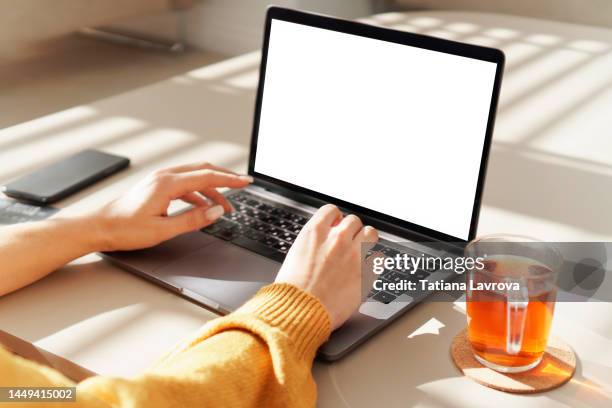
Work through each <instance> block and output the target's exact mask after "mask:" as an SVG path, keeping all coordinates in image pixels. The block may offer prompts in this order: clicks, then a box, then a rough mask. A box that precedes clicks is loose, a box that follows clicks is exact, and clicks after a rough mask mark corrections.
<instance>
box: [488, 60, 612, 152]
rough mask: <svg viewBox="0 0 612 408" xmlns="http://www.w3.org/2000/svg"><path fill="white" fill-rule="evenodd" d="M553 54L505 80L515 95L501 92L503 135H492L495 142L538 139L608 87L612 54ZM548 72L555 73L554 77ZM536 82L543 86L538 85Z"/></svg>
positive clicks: (500, 118) (500, 115) (500, 121)
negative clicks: (544, 60)
mask: <svg viewBox="0 0 612 408" xmlns="http://www.w3.org/2000/svg"><path fill="white" fill-rule="evenodd" d="M555 54H556V55H554V57H553V56H552V55H550V58H548V59H547V61H546V62H547V64H543V63H542V65H540V66H539V67H537V69H535V70H534V67H530V69H529V70H525V71H524V72H523V73H522V74H521V75H520V76H518V77H517V76H515V75H510V76H509V77H508V78H507V80H506V83H509V84H510V87H509V88H510V89H515V91H513V92H512V93H511V94H508V92H505V93H504V91H502V101H501V108H500V114H499V123H500V125H501V126H500V127H501V128H503V129H504V133H499V132H498V133H497V134H496V138H498V140H503V141H514V142H526V141H527V140H531V139H537V138H539V137H542V136H543V135H544V134H545V132H546V131H548V130H550V129H552V128H554V127H558V126H559V125H560V124H561V123H563V122H564V121H565V120H567V119H568V118H570V117H571V116H572V115H575V114H576V113H577V112H579V111H580V110H582V109H584V108H585V106H588V104H589V103H590V102H591V101H592V100H593V98H594V97H595V96H597V95H598V94H601V93H602V92H605V91H606V88H607V87H609V86H610V82H612V81H611V78H610V76H609V75H610V69H612V53H609V54H604V55H600V56H597V57H591V58H589V57H587V54H584V53H581V52H578V51H572V50H563V51H558V52H556V53H555ZM572 60H573V61H572ZM539 61H540V62H542V60H539ZM559 68H562V69H561V70H560V71H559ZM551 70H557V71H558V72H557V77H555V75H554V73H553V74H551ZM534 78H535V79H536V81H534ZM538 78H539V80H540V81H542V82H544V83H543V84H538V82H537V79H538ZM521 82H522V83H521ZM513 87H514V88H513ZM518 102H520V103H518ZM606 117H607V116H606Z"/></svg>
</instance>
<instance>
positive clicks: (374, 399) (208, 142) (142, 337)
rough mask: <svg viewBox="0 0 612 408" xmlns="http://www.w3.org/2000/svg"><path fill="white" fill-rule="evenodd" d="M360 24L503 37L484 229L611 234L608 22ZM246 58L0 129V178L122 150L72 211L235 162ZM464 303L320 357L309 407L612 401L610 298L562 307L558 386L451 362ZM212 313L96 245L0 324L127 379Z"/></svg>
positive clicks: (432, 16) (245, 116) (245, 118)
mask: <svg viewBox="0 0 612 408" xmlns="http://www.w3.org/2000/svg"><path fill="white" fill-rule="evenodd" d="M368 21H370V22H373V23H376V24H381V25H386V26H391V27H395V28H399V29H406V30H411V31H416V32H422V33H427V34H430V35H436V36H442V37H446V38H451V39H456V40H460V41H466V42H473V43H478V44H484V45H490V46H494V47H500V48H502V49H503V50H504V52H505V53H506V56H507V67H506V71H505V77H504V81H503V86H502V95H501V102H500V109H499V114H498V117H497V125H496V129H495V136H494V144H493V148H492V152H491V158H490V162H489V172H488V176H487V184H486V188H485V193H484V205H483V208H482V212H481V219H480V228H479V234H488V233H494V232H506V233H521V234H526V235H531V236H536V237H539V238H543V239H549V240H569V241H572V240H610V238H611V237H612V217H610V216H609V215H608V210H609V209H610V208H612V189H610V187H609V186H610V180H611V177H612V155H610V151H611V149H612V138H610V137H609V135H610V129H611V128H612V121H611V119H610V117H611V116H610V112H611V110H610V109H611V107H612V30H605V29H597V28H592V27H586V26H577V25H569V24H562V23H553V22H546V21H541V20H533V19H525V18H518V17H510V16H500V15H488V14H479V13H458V12H428V13H390V14H384V15H379V16H375V17H373V18H371V19H369V20H368ZM258 60H259V55H258V54H257V53H252V54H247V55H244V56H240V57H237V58H233V59H230V60H227V61H224V62H222V63H219V64H215V65H211V66H207V67H204V68H201V69H198V70H195V71H192V72H189V73H186V74H184V75H181V76H178V77H175V78H172V79H170V80H167V81H163V82H160V83H157V84H155V85H152V86H148V87H145V88H142V89H138V90H135V91H131V92H128V93H126V94H123V95H118V96H115V97H112V98H109V99H105V100H102V101H99V102H96V103H92V104H89V105H84V106H79V107H75V108H73V109H69V110H67V111H64V112H59V113H57V114H53V115H49V116H47V117H44V118H40V119H37V120H34V121H31V122H27V123H24V124H20V125H18V126H15V127H12V128H8V129H5V130H2V131H0V181H5V180H7V179H9V178H11V177H13V176H15V175H18V174H21V173H23V172H27V171H28V170H30V169H33V168H35V167H37V166H39V165H41V164H44V163H47V162H52V161H54V160H56V159H58V158H60V157H62V156H65V155H66V154H68V153H71V152H74V151H78V150H80V149H83V148H85V147H94V148H100V149H103V150H107V151H109V152H115V153H118V154H122V155H126V156H128V157H130V158H131V159H132V163H133V165H132V167H131V169H130V170H128V171H127V172H124V173H122V174H119V175H116V176H114V177H112V178H110V179H108V180H105V181H104V182H102V183H100V184H98V185H96V186H94V187H92V188H90V189H88V190H86V191H85V192H82V193H80V194H78V195H76V196H75V197H72V198H70V199H69V200H66V201H65V202H63V203H62V207H65V209H64V210H63V211H65V212H73V211H79V210H82V209H84V208H89V207H91V206H93V205H97V204H98V203H100V202H103V201H105V200H108V199H110V198H112V197H114V196H116V195H118V194H120V193H121V191H124V190H125V189H126V188H127V187H128V186H130V185H131V184H133V183H134V182H135V181H136V180H138V179H139V178H140V177H141V176H142V175H144V174H145V173H147V172H148V171H150V170H151V169H154V168H158V167H160V166H165V165H168V164H175V163H182V162H190V161H199V160H203V159H205V160H209V161H213V162H215V163H217V164H220V165H223V166H228V167H230V168H234V169H236V170H241V171H244V170H245V168H246V160H247V152H248V147H247V144H248V141H249V137H250V127H251V121H252V115H253V105H254V90H255V87H256V84H257V64H258ZM459 306H460V305H454V304H451V303H425V304H422V305H419V306H417V307H416V308H415V309H413V310H412V311H410V312H409V313H407V314H405V315H404V316H402V317H401V318H399V319H398V320H397V321H396V322H395V323H393V324H392V325H391V326H389V327H388V328H387V329H385V330H384V331H383V332H381V333H380V334H378V335H376V336H375V337H374V338H372V339H371V340H369V341H368V342H367V343H366V344H364V345H363V346H362V347H360V348H359V349H357V350H356V351H355V352H353V353H351V354H350V355H348V356H347V357H346V358H344V359H342V360H341V361H339V362H336V363H334V364H325V363H319V362H317V363H315V367H314V373H315V377H316V380H317V384H318V386H319V405H320V406H323V407H338V406H347V407H349V406H350V407H365V406H375V405H384V406H390V407H394V406H398V407H400V406H402V407H403V406H465V407H474V406H508V407H515V406H521V407H530V406H534V407H535V406H538V407H540V406H571V407H587V406H588V407H593V406H596V407H609V406H611V405H612V304H609V303H583V304H578V303H571V304H559V305H558V308H557V312H556V316H555V321H554V326H553V334H554V335H558V336H560V337H562V338H563V339H564V340H566V341H567V342H568V343H569V344H570V345H571V346H572V347H573V348H574V349H575V350H576V352H577V355H578V357H579V366H578V369H577V373H576V375H575V377H574V379H573V380H572V381H571V382H570V383H568V384H566V385H565V386H563V387H561V388H559V389H557V390H554V391H551V392H548V393H544V394H540V395H535V396H516V395H510V394H505V393H501V392H497V391H493V390H490V389H487V388H485V387H482V386H480V385H477V384H475V383H473V382H471V381H470V380H468V379H465V378H463V377H461V376H460V375H459V373H458V371H457V370H456V369H455V367H454V366H453V363H452V362H451V360H450V357H449V352H448V350H449V345H450V341H451V339H452V337H453V336H454V335H455V334H456V333H457V332H458V331H459V330H461V329H462V328H463V327H464V326H465V314H464V313H463V311H462V309H461V307H459ZM213 317H215V315H214V314H213V313H211V312H210V311H207V310H205V309H203V308H200V307H198V306H196V305H194V304H192V303H190V302H188V301H186V300H184V299H181V298H179V297H177V296H175V295H173V294H171V293H169V292H167V291H165V290H163V289H160V288H158V287H156V286H154V285H153V284H150V283H148V282H145V281H143V280H141V279H139V278H137V277H135V276H133V275H131V274H129V273H127V272H124V271H122V270H119V269H117V268H115V267H113V266H111V265H109V264H106V263H105V262H103V261H100V260H99V258H98V257H97V256H95V255H90V256H87V257H84V258H82V259H80V260H78V261H76V262H74V263H72V264H70V265H68V266H66V267H64V268H62V269H60V270H59V271H57V272H56V273H54V274H52V275H50V276H49V277H47V278H45V279H43V280H42V281H40V282H38V283H36V284H34V285H32V286H30V287H28V288H25V289H23V290H20V291H18V292H16V293H13V294H11V295H8V296H5V297H3V298H0V328H2V329H3V330H6V331H8V332H9V333H12V334H14V335H16V336H19V337H21V338H23V339H26V340H28V341H31V342H33V343H34V344H36V345H37V346H40V347H42V348H45V349H47V350H49V351H51V352H54V353H56V354H58V355H60V356H63V357H65V358H67V359H69V360H72V361H74V362H76V363H77V364H79V365H81V366H83V367H86V368H88V369H90V370H93V371H95V372H98V373H101V374H107V375H124V376H128V375H132V374H135V373H138V372H140V371H142V370H143V369H145V368H146V367H147V366H149V365H150V364H152V363H153V362H154V361H155V360H156V359H157V358H158V357H159V356H161V355H162V354H163V353H164V352H165V351H166V350H167V349H168V348H169V347H171V346H172V345H173V344H175V343H176V342H178V341H179V340H181V339H182V338H184V337H185V336H187V335H188V334H189V333H191V332H192V331H194V330H195V329H197V328H198V327H199V326H201V325H202V324H203V323H204V322H205V321H207V320H209V319H211V318H213Z"/></svg>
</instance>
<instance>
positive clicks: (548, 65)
mask: <svg viewBox="0 0 612 408" xmlns="http://www.w3.org/2000/svg"><path fill="white" fill-rule="evenodd" d="M588 59H589V55H586V54H584V53H582V52H579V51H576V50H568V49H558V50H554V51H552V52H549V53H547V54H546V55H543V56H542V57H540V58H538V59H537V60H535V61H533V62H531V63H528V64H523V65H521V66H520V67H517V69H515V70H514V71H513V72H512V73H511V74H510V75H508V76H507V77H505V78H504V90H503V99H502V100H501V101H500V107H501V109H504V108H505V107H506V106H508V105H510V104H511V103H512V101H514V100H515V99H516V98H518V97H519V96H522V95H525V94H530V95H531V94H532V93H533V92H534V91H535V92H537V91H538V88H539V84H541V83H545V82H546V81H549V80H550V79H551V78H553V79H554V78H555V76H556V75H560V74H562V73H563V72H565V71H567V70H570V69H573V68H575V67H577V66H579V65H580V64H581V63H583V62H585V61H587V60H588ZM543 107H544V106H542V108H543Z"/></svg>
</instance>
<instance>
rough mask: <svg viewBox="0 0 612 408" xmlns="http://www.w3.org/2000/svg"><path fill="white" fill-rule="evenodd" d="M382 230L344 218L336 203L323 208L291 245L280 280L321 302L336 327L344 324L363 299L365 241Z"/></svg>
mask: <svg viewBox="0 0 612 408" xmlns="http://www.w3.org/2000/svg"><path fill="white" fill-rule="evenodd" d="M377 241H378V233H377V232H376V230H375V229H374V228H372V227H370V226H366V227H364V226H363V224H362V222H361V220H360V219H359V218H358V217H356V216H354V215H348V216H346V217H343V215H342V213H341V212H340V210H339V209H338V208H337V207H336V206H334V205H330V204H328V205H325V206H323V207H321V208H320V209H319V210H318V211H317V212H316V213H315V214H314V215H313V217H312V218H311V219H310V220H309V221H308V222H307V223H306V225H305V226H304V228H303V229H302V231H301V232H300V234H299V235H298V237H297V239H296V240H295V243H294V244H293V245H292V246H291V249H290V250H289V253H288V254H287V257H286V258H285V262H284V263H283V265H282V267H281V269H280V272H279V273H278V275H277V277H276V282H280V283H289V284H292V285H295V286H297V287H298V288H300V289H302V290H304V291H306V292H308V293H310V294H311V295H313V296H315V297H316V298H318V299H319V301H321V303H322V304H323V306H324V307H325V309H326V310H327V312H328V313H329V316H330V319H331V325H332V329H337V328H338V327H340V326H341V325H342V324H343V323H344V322H345V321H346V320H347V319H348V318H349V317H350V316H351V314H352V313H353V312H354V311H355V310H356V309H357V308H358V307H359V305H360V304H361V302H362V290H361V289H362V283H361V277H362V274H361V271H362V268H361V266H362V261H363V259H362V252H363V251H362V244H366V245H367V244H369V245H374V244H375V243H376V242H377Z"/></svg>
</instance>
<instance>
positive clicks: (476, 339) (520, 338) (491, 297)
mask: <svg viewBox="0 0 612 408" xmlns="http://www.w3.org/2000/svg"><path fill="white" fill-rule="evenodd" d="M465 255H466V257H472V258H474V259H476V258H478V257H480V258H481V259H482V261H481V262H480V263H476V264H475V266H474V268H472V269H470V270H468V271H467V273H466V279H467V282H466V288H467V290H466V292H467V293H466V306H467V329H468V338H469V341H470V343H471V345H472V349H473V350H474V356H475V357H476V359H477V360H478V361H479V362H480V363H481V364H483V365H484V366H486V367H489V368H492V369H494V370H497V371H500V372H504V373H519V372H523V371H527V370H530V369H532V368H534V367H536V366H537V365H538V364H539V363H540V361H542V356H543V355H544V351H545V350H546V344H547V342H548V335H549V332H550V327H551V324H552V319H553V313H554V309H555V299H556V296H557V290H556V278H557V274H558V271H559V268H560V267H561V265H562V263H563V258H562V257H561V255H560V253H559V252H558V251H557V249H556V248H555V247H553V246H551V245H550V244H547V243H545V242H542V241H538V240H535V239H532V238H527V237H521V236H512V235H491V236H486V237H482V238H479V239H476V240H474V241H472V242H470V243H469V244H468V245H467V246H466V248H465Z"/></svg>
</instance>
